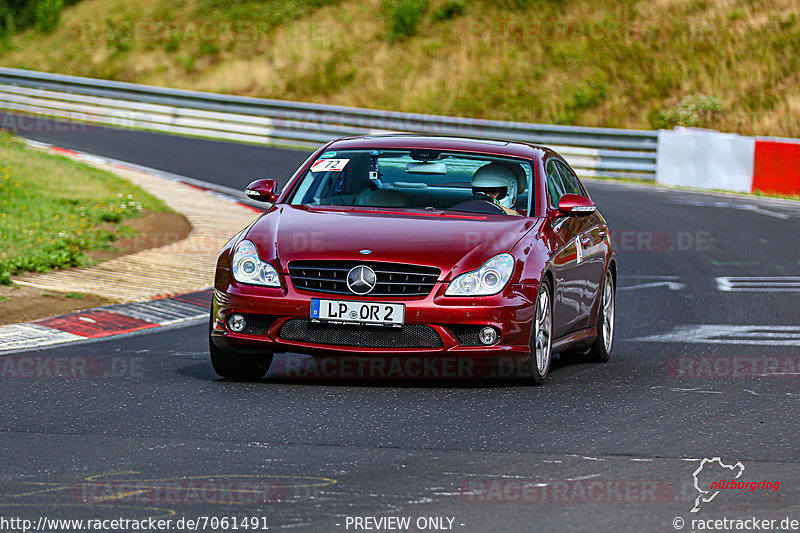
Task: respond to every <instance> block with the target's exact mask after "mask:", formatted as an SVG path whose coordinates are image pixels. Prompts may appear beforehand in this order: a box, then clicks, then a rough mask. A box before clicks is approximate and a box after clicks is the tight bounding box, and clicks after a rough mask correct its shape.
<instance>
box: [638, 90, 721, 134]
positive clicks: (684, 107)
mask: <svg viewBox="0 0 800 533" xmlns="http://www.w3.org/2000/svg"><path fill="white" fill-rule="evenodd" d="M721 112H722V104H720V102H719V99H718V98H717V97H716V96H705V95H700V94H696V95H690V96H687V97H685V98H684V99H683V100H681V101H680V103H679V104H678V105H676V106H674V107H672V108H670V109H662V110H661V111H660V112H658V113H657V114H656V115H655V116H654V117H653V119H652V123H653V128H655V129H672V128H674V127H675V126H686V127H690V128H697V127H711V126H713V125H714V124H715V123H716V121H717V119H718V118H719V115H720V113H721Z"/></svg>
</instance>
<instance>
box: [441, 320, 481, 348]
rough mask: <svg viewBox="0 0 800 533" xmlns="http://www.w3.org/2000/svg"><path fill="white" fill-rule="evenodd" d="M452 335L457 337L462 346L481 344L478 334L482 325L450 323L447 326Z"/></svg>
mask: <svg viewBox="0 0 800 533" xmlns="http://www.w3.org/2000/svg"><path fill="white" fill-rule="evenodd" d="M447 327H448V329H450V331H452V332H453V335H455V336H456V339H458V343H459V344H461V345H463V346H483V343H482V342H481V341H480V338H479V336H478V334H479V333H480V331H481V329H483V328H484V326H465V325H455V324H454V325H452V326H447Z"/></svg>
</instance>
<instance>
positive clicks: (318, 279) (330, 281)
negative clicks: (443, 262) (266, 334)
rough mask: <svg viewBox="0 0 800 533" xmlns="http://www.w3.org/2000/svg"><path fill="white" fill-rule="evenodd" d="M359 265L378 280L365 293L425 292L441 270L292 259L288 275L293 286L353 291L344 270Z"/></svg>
mask: <svg viewBox="0 0 800 533" xmlns="http://www.w3.org/2000/svg"><path fill="white" fill-rule="evenodd" d="M358 265H364V266H368V267H370V268H371V269H372V270H374V271H375V277H376V281H377V284H376V285H375V288H374V289H372V291H370V293H369V294H368V296H427V295H428V294H430V292H431V290H433V287H434V285H436V280H437V279H439V274H440V271H439V269H438V268H435V267H427V266H416V265H405V264H402V263H378V262H371V261H292V262H291V263H289V275H290V276H291V278H292V284H293V285H294V287H295V288H296V289H300V290H306V291H311V292H324V293H328V294H347V295H351V296H352V295H353V293H352V292H351V291H350V289H348V288H347V273H348V272H350V270H351V269H352V268H353V267H355V266H358Z"/></svg>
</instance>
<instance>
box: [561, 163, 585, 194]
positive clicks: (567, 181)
mask: <svg viewBox="0 0 800 533" xmlns="http://www.w3.org/2000/svg"><path fill="white" fill-rule="evenodd" d="M556 166H558V170H559V171H560V172H561V180H562V182H563V183H564V192H565V193H567V194H580V195H581V196H586V192H585V191H584V190H583V187H581V183H580V182H579V181H578V177H577V176H576V175H575V173H574V172H572V171H571V170H570V169H569V167H567V165H565V164H564V163H562V162H561V161H556Z"/></svg>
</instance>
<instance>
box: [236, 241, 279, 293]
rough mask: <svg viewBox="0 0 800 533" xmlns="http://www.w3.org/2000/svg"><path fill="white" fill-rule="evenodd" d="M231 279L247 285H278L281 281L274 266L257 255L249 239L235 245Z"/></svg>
mask: <svg viewBox="0 0 800 533" xmlns="http://www.w3.org/2000/svg"><path fill="white" fill-rule="evenodd" d="M231 270H232V271H233V279H235V280H236V281H238V282H239V283H247V284H249V285H263V286H264V287H280V286H281V281H280V278H279V277H278V271H277V270H275V267H273V266H272V265H270V264H269V263H267V262H266V261H262V260H261V258H260V257H258V250H257V249H256V245H255V244H253V243H252V242H250V241H247V240H245V241H242V242H240V243H239V244H237V245H236V250H235V251H234V252H233V261H232V262H231Z"/></svg>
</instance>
